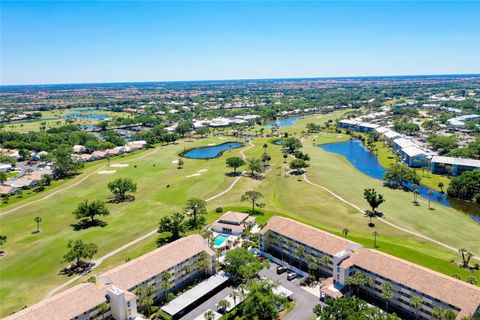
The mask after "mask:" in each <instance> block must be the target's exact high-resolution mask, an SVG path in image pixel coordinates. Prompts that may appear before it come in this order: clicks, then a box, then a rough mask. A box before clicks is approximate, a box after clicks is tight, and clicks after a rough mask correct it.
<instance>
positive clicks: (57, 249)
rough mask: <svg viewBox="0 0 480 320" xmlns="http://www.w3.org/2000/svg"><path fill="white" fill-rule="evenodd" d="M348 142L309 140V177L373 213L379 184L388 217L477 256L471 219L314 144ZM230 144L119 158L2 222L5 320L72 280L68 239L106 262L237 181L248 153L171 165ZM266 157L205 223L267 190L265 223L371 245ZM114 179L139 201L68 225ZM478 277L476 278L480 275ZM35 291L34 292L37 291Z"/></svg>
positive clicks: (329, 201) (434, 262)
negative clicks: (417, 198) (285, 221)
mask: <svg viewBox="0 0 480 320" xmlns="http://www.w3.org/2000/svg"><path fill="white" fill-rule="evenodd" d="M317 116H318V115H313V116H310V119H309V118H308V117H307V119H303V120H300V121H302V122H300V121H297V122H296V123H295V125H294V126H292V127H288V128H282V129H281V131H288V132H289V133H291V134H293V132H296V133H297V136H299V134H300V132H301V131H302V130H305V129H304V125H305V123H307V122H310V121H311V120H313V121H314V122H321V121H324V120H326V119H329V117H334V116H322V118H316V117H317ZM347 138H348V137H347V136H345V135H338V134H336V133H318V134H315V135H312V136H311V137H309V139H307V140H306V141H305V142H304V151H306V152H307V153H308V154H309V155H310V157H311V159H312V160H311V161H310V165H311V166H310V168H309V169H308V176H309V179H310V180H311V181H312V182H314V183H317V184H320V185H324V186H326V187H328V188H330V189H331V190H332V191H334V192H336V193H338V194H339V195H340V196H342V197H344V198H345V199H348V200H349V201H351V202H353V203H355V204H357V205H359V206H361V207H366V206H365V205H366V203H365V200H363V188H366V187H374V188H376V189H377V190H379V191H380V192H381V193H382V194H384V195H385V198H386V200H387V202H386V203H384V204H382V206H381V207H380V210H381V211H383V212H384V214H385V218H386V219H387V220H389V221H391V222H394V223H396V224H398V225H401V226H403V227H405V228H408V229H410V230H415V231H419V232H422V233H424V234H426V235H428V236H430V237H433V238H436V239H439V240H441V241H444V242H447V243H449V244H451V245H454V246H458V247H465V248H468V249H470V250H472V251H473V252H475V253H476V254H479V253H480V244H479V243H478V240H477V239H476V237H475V236H474V235H475V234H479V233H480V226H479V225H478V224H476V223H475V222H474V221H473V220H472V219H470V218H469V217H468V216H466V215H465V214H463V213H460V212H458V211H456V210H454V209H451V208H446V207H443V206H440V205H434V208H435V210H428V209H427V208H426V203H424V202H425V201H423V202H421V206H419V207H415V206H413V205H412V204H411V194H409V193H404V192H402V191H394V190H390V189H387V188H384V187H383V186H382V183H381V181H377V180H374V179H371V178H369V177H368V176H366V175H364V174H362V173H361V172H359V171H357V170H356V169H355V168H354V167H353V166H351V165H350V164H349V162H348V161H347V160H346V159H344V158H342V157H341V156H338V155H336V154H332V153H327V152H325V151H323V150H322V149H320V148H318V147H317V146H316V145H314V143H313V139H315V144H318V143H328V142H335V141H344V140H345V139H347ZM227 139H228V140H222V139H220V138H216V137H211V138H206V139H202V140H199V141H195V142H181V143H180V144H178V145H170V146H167V147H159V148H157V149H151V150H148V151H146V152H143V153H141V154H137V155H134V156H131V157H128V158H125V159H116V160H112V161H111V163H126V164H129V167H124V168H109V169H108V170H116V172H115V173H114V174H110V175H100V174H97V173H95V174H93V175H91V176H90V177H88V178H87V179H85V180H84V181H82V182H81V183H80V184H78V185H77V186H75V187H72V188H71V189H69V190H66V191H64V192H60V193H57V194H55V195H54V196H52V197H50V198H48V199H47V200H45V201H41V202H38V203H36V204H34V205H29V206H26V207H24V208H22V209H21V210H18V211H15V212H12V213H10V214H7V215H5V216H0V225H1V226H2V234H6V235H7V236H8V242H7V244H6V245H5V247H4V249H5V250H6V252H7V254H6V256H4V257H3V258H1V259H0V274H1V279H0V280H1V283H2V285H1V287H0V300H1V301H2V308H1V313H0V317H1V316H5V315H7V314H10V313H11V312H14V311H17V310H18V309H20V308H22V307H23V306H24V305H31V304H32V303H34V302H36V301H38V300H39V299H41V298H42V297H43V296H44V295H45V294H46V293H47V292H48V291H50V290H51V289H53V288H54V287H56V286H58V285H59V284H61V283H63V282H65V281H67V280H68V278H67V277H66V276H59V275H57V273H58V271H59V270H60V269H61V268H62V267H64V266H65V265H66V263H64V262H62V256H63V255H64V254H65V252H66V243H67V242H68V240H70V239H80V238H81V239H83V240H84V241H87V242H94V243H96V244H97V245H98V246H99V252H98V254H97V257H100V256H102V255H104V254H106V253H108V252H110V251H112V250H114V249H116V248H118V247H120V246H122V245H124V244H125V243H128V242H129V241H131V240H133V239H136V238H138V237H140V236H142V235H144V234H146V233H147V232H150V231H151V230H154V229H155V228H157V227H158V221H159V220H160V218H161V217H163V216H165V215H168V214H171V213H173V212H175V211H180V210H182V207H183V206H184V204H185V202H186V200H187V199H189V198H192V197H199V198H203V199H206V198H208V197H210V196H212V195H215V194H217V193H219V192H221V191H223V190H224V189H226V188H227V187H228V186H229V185H230V184H231V183H232V181H233V179H234V178H233V177H230V176H228V175H226V173H229V172H230V171H231V170H230V169H229V168H226V167H225V159H226V158H227V157H229V156H232V155H239V153H240V150H241V149H234V150H232V151H230V152H226V153H224V155H223V156H222V157H220V158H218V159H212V160H194V159H184V161H185V166H184V169H181V170H179V169H177V168H176V165H175V164H173V163H172V161H173V160H176V159H178V156H177V154H178V153H179V152H181V151H183V150H184V148H190V147H194V146H205V145H207V144H210V143H215V144H219V143H222V142H225V141H230V139H229V138H227ZM232 140H233V139H232ZM267 141H268V139H267V138H264V139H260V138H259V139H255V141H254V143H255V145H256V146H255V147H254V148H252V149H250V150H248V151H245V154H247V155H248V156H249V157H254V156H255V157H259V156H260V155H261V153H262V152H263V148H262V145H263V144H264V143H266V142H267ZM267 152H268V153H269V154H270V155H271V156H272V161H271V163H270V167H269V168H268V170H267V171H266V173H265V177H264V179H261V180H258V179H253V178H250V177H244V178H242V179H240V180H239V182H238V183H237V184H236V185H235V187H234V188H233V189H232V190H231V191H230V192H228V193H226V194H225V195H223V196H221V197H219V198H217V199H215V200H213V201H211V202H209V203H208V209H209V210H210V213H209V214H208V216H207V220H208V221H213V220H214V219H215V218H217V217H218V216H220V214H219V213H215V212H214V209H215V208H216V207H223V208H224V211H226V210H229V209H230V210H241V211H245V210H248V209H249V208H250V205H249V203H246V202H241V201H240V198H241V195H242V194H243V193H244V192H245V191H246V190H250V189H256V190H258V191H260V192H262V193H263V195H264V198H263V199H262V200H261V201H262V202H264V203H265V204H266V206H265V208H262V212H263V214H262V215H258V216H257V220H258V222H260V223H264V222H266V220H267V219H268V218H269V217H270V216H271V215H273V214H279V215H284V216H288V217H291V218H294V219H298V220H300V221H302V222H305V223H308V224H310V225H313V226H316V227H319V228H321V229H323V230H327V231H331V232H333V233H335V234H338V235H341V231H342V230H343V229H344V228H348V229H349V230H350V233H349V235H348V237H349V238H350V239H352V240H354V241H358V242H360V243H362V244H364V245H365V246H367V247H371V246H372V245H373V241H372V236H371V234H372V232H373V228H370V227H368V219H367V218H365V217H363V216H362V215H361V214H359V213H358V212H356V211H355V210H354V209H353V208H352V207H350V206H348V205H347V204H345V203H343V202H340V201H339V200H338V199H336V198H334V197H333V196H332V195H330V194H329V193H327V192H326V191H324V190H322V189H319V188H316V187H313V186H311V185H308V184H307V183H305V182H303V181H297V177H294V176H287V177H285V169H284V164H283V157H282V152H281V146H276V145H272V144H268V150H267ZM104 165H105V164H104V163H94V164H92V165H91V166H90V167H88V168H86V169H85V173H83V174H82V175H80V176H77V177H75V178H74V179H72V180H69V181H67V182H65V183H64V184H63V185H62V186H59V187H56V188H52V189H51V191H47V192H45V193H42V194H39V195H33V196H31V198H29V199H28V200H22V201H19V202H18V203H15V204H10V205H8V206H7V207H4V208H2V211H5V210H6V209H11V208H14V207H16V206H19V205H22V204H24V203H27V202H28V201H31V200H35V199H38V198H40V197H43V196H45V195H47V194H48V193H50V192H53V191H54V190H57V189H58V188H61V187H65V186H68V185H71V184H73V183H76V182H77V181H78V180H80V179H82V177H84V176H85V175H86V174H87V172H93V171H95V170H98V169H99V168H101V167H102V166H104ZM207 169H208V170H207ZM200 170H202V171H200ZM203 170H207V171H203ZM196 174H199V175H196ZM117 177H130V178H132V179H133V180H134V181H136V182H137V184H138V188H137V192H136V194H135V196H136V199H135V201H133V202H128V203H122V204H108V207H109V209H110V212H111V215H110V216H108V217H105V218H102V220H103V221H105V222H107V225H106V226H105V227H95V228H90V229H87V230H82V231H74V230H73V228H72V227H71V224H73V223H75V219H74V217H73V215H72V211H73V210H75V208H76V206H77V204H78V203H79V202H80V201H82V200H83V199H91V200H93V199H102V200H108V199H109V197H110V194H109V192H108V190H107V187H106V185H107V183H108V182H109V181H111V180H113V179H114V178H117ZM167 186H168V187H167ZM422 200H423V199H421V201H422ZM35 216H41V217H42V218H43V222H42V224H41V229H42V232H41V233H39V234H32V231H33V230H34V229H35V223H34V221H33V218H34V217H35ZM374 229H375V230H376V231H377V232H378V233H379V234H380V237H379V239H378V240H377V242H378V244H379V250H382V251H385V252H388V253H391V254H393V255H396V256H399V257H401V258H405V259H407V260H410V261H413V262H416V263H419V264H422V265H424V266H427V267H429V268H432V269H435V270H437V271H440V272H443V273H445V274H450V275H451V274H454V273H458V274H460V275H461V276H462V277H463V278H465V277H466V275H467V274H469V273H468V272H467V271H464V270H462V269H460V268H458V267H456V266H455V265H453V264H451V263H449V260H450V259H451V258H456V259H458V256H457V254H455V253H453V252H451V251H448V250H447V249H444V248H443V247H440V246H438V245H434V244H432V243H430V242H426V241H423V240H421V239H419V238H416V237H414V236H411V235H409V234H406V233H404V232H402V231H399V230H397V229H394V228H392V227H389V226H388V225H385V224H383V223H381V222H379V221H376V227H375V228H374ZM156 238H157V237H152V238H149V239H145V240H144V241H142V242H139V243H137V244H136V245H134V246H132V247H130V248H128V249H127V250H125V251H123V252H121V253H119V254H117V255H115V256H113V257H111V258H109V259H107V260H105V261H104V262H103V263H102V265H100V266H99V268H98V269H95V270H94V272H92V275H95V274H98V273H100V272H103V271H105V270H108V269H110V268H111V267H113V266H116V265H118V264H121V263H124V262H125V261H126V259H128V258H129V259H133V258H136V257H138V256H140V255H142V254H144V253H146V252H148V251H150V250H152V249H154V248H155V247H156V244H155V240H156ZM89 276H90V275H89ZM477 279H479V276H478V272H477ZM32 287H34V288H35V289H34V290H32Z"/></svg>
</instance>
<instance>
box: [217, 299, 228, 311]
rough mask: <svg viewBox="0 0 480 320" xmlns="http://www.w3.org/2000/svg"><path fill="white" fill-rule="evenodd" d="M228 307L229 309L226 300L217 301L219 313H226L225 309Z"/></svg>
mask: <svg viewBox="0 0 480 320" xmlns="http://www.w3.org/2000/svg"><path fill="white" fill-rule="evenodd" d="M229 307H230V302H228V300H226V299H222V300H220V301H218V308H219V309H220V311H221V312H222V313H223V314H225V313H227V309H228V308H229Z"/></svg>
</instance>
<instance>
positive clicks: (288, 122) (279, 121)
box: [267, 117, 301, 127]
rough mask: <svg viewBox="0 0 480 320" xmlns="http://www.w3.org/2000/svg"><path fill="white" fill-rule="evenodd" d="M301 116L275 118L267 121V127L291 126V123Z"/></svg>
mask: <svg viewBox="0 0 480 320" xmlns="http://www.w3.org/2000/svg"><path fill="white" fill-rule="evenodd" d="M300 119H301V117H289V118H284V119H277V120H273V121H269V122H267V127H289V126H293V123H294V122H295V121H297V120H300Z"/></svg>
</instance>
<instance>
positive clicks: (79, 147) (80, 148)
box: [72, 144, 87, 153]
mask: <svg viewBox="0 0 480 320" xmlns="http://www.w3.org/2000/svg"><path fill="white" fill-rule="evenodd" d="M86 150H87V148H85V147H84V146H82V145H79V144H76V145H74V146H73V147H72V151H73V152H74V153H82V152H85V151H86Z"/></svg>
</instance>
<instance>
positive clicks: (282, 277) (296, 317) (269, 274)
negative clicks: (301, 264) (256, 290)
mask: <svg viewBox="0 0 480 320" xmlns="http://www.w3.org/2000/svg"><path fill="white" fill-rule="evenodd" d="M270 265H271V266H270V268H269V269H263V270H262V271H260V273H259V274H260V275H261V276H264V277H266V278H270V279H276V280H279V281H280V284H281V285H282V286H283V287H285V288H287V289H288V290H290V291H292V292H293V299H294V300H295V301H296V305H295V308H294V309H293V310H292V311H290V312H289V313H288V314H287V315H286V316H285V317H284V318H283V319H284V320H310V319H311V318H312V317H313V316H314V314H313V307H314V306H315V305H317V304H318V303H320V301H319V300H318V297H316V296H314V295H313V294H311V293H310V292H307V291H306V290H304V289H303V288H302V287H300V284H299V282H300V279H298V278H297V279H294V280H292V281H288V280H287V272H284V273H283V274H277V270H276V268H277V265H276V264H275V263H273V262H272V263H270Z"/></svg>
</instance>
